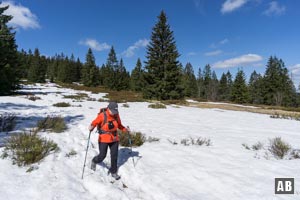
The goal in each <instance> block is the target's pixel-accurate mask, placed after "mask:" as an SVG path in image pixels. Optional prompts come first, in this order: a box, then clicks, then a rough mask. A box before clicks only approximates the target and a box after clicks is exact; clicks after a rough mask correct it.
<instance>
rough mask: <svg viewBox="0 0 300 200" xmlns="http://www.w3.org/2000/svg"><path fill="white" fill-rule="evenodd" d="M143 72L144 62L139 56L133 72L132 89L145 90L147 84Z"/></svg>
mask: <svg viewBox="0 0 300 200" xmlns="http://www.w3.org/2000/svg"><path fill="white" fill-rule="evenodd" d="M143 73H144V71H143V69H142V62H141V60H140V59H139V58H138V60H137V62H136V65H135V68H134V69H133V70H132V72H131V89H132V90H133V91H137V92H141V91H142V90H143V87H144V85H145V83H144V75H143Z"/></svg>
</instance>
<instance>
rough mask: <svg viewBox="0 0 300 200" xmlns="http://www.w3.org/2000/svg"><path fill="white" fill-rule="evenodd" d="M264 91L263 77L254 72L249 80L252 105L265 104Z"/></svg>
mask: <svg viewBox="0 0 300 200" xmlns="http://www.w3.org/2000/svg"><path fill="white" fill-rule="evenodd" d="M262 89H263V88H262V76H261V75H260V74H258V73H257V72H256V71H255V70H254V71H253V72H252V74H251V76H250V80H249V95H250V103H254V104H262V103H263V96H262V95H263V94H262Z"/></svg>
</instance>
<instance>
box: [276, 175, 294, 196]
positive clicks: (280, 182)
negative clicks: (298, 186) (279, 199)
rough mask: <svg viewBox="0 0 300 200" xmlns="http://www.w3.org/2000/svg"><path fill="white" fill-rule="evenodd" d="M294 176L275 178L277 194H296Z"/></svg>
mask: <svg viewBox="0 0 300 200" xmlns="http://www.w3.org/2000/svg"><path fill="white" fill-rule="evenodd" d="M294 183H295V182H294V178H275V194H294V191H295V184H294Z"/></svg>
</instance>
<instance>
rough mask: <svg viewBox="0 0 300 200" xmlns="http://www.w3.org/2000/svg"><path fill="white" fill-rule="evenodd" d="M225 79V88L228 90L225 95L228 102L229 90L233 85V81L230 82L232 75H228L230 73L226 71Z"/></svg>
mask: <svg viewBox="0 0 300 200" xmlns="http://www.w3.org/2000/svg"><path fill="white" fill-rule="evenodd" d="M226 77H227V86H228V90H227V93H226V94H227V95H226V99H225V100H226V101H229V100H230V98H231V90H232V85H233V81H232V75H231V73H230V71H229V70H228V71H227V73H226Z"/></svg>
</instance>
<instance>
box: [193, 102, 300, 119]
mask: <svg viewBox="0 0 300 200" xmlns="http://www.w3.org/2000/svg"><path fill="white" fill-rule="evenodd" d="M189 106H193V107H198V108H208V109H209V108H218V109H223V110H233V111H246V112H252V113H259V114H267V115H282V116H290V117H292V118H294V119H296V118H300V112H298V111H287V110H279V109H281V107H271V106H269V107H268V106H262V107H254V106H249V107H243V106H240V105H235V104H212V103H208V102H199V103H189ZM295 110H297V108H295Z"/></svg>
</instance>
